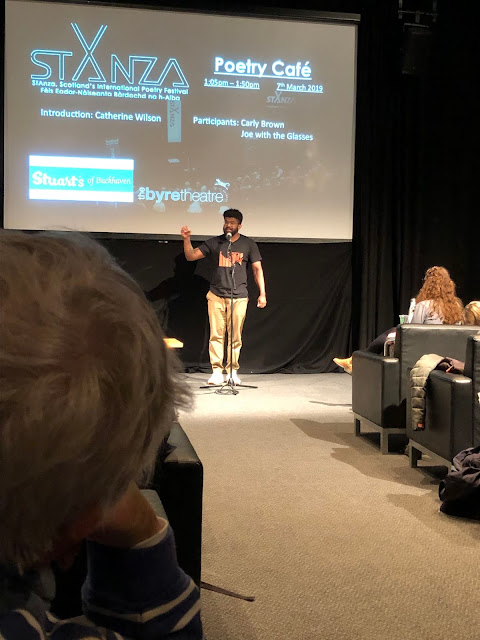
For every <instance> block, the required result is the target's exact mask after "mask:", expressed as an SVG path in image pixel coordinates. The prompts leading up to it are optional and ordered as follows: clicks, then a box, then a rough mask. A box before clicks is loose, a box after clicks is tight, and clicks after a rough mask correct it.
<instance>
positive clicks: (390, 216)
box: [352, 0, 480, 346]
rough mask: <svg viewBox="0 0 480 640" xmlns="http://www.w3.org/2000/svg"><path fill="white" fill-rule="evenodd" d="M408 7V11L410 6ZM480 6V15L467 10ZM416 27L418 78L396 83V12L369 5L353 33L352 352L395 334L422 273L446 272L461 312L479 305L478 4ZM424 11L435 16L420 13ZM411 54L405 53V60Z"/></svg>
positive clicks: (454, 6)
mask: <svg viewBox="0 0 480 640" xmlns="http://www.w3.org/2000/svg"><path fill="white" fill-rule="evenodd" d="M419 4H420V3H417V6H418V5H419ZM415 5H416V3H415V2H411V3H409V6H410V7H411V6H413V7H415ZM475 5H477V6H475ZM437 7H438V19H437V21H436V22H433V21H432V20H431V19H429V18H428V17H422V22H424V23H426V24H428V25H429V26H428V30H429V32H430V33H431V44H430V58H429V59H428V58H427V59H426V60H425V59H424V58H425V56H426V55H427V54H428V51H427V52H425V51H422V50H418V51H416V52H415V50H413V55H416V56H417V58H418V60H417V62H418V66H419V67H422V66H425V70H424V72H423V73H418V74H415V75H411V74H406V73H402V63H403V61H404V58H403V56H404V52H405V53H407V52H406V51H405V47H406V43H407V37H408V35H407V33H408V32H409V29H410V28H409V27H408V26H404V24H403V23H404V22H412V21H413V20H414V18H413V16H410V20H408V19H405V20H399V18H398V3H397V2H385V0H372V1H371V2H366V3H365V5H364V11H363V12H362V23H361V27H360V30H359V56H358V60H359V64H358V84H357V140H356V182H355V215H354V242H353V246H354V255H353V295H352V299H353V309H354V314H353V323H352V334H353V344H354V346H365V345H366V344H367V343H368V342H369V341H370V340H371V339H372V338H374V337H375V336H376V335H377V334H379V333H381V332H382V331H384V330H385V329H387V328H389V327H390V326H392V325H393V324H396V321H397V318H398V315H397V314H399V313H406V311H407V309H408V301H409V298H410V297H413V296H414V295H415V294H416V292H417V291H418V289H419V288H420V286H421V280H422V276H423V273H424V272H425V270H426V269H427V268H428V267H429V266H432V265H434V264H437V265H442V266H445V267H447V268H448V269H449V270H450V272H451V275H452V277H453V279H454V280H455V282H456V283H457V291H458V294H459V295H460V297H462V298H463V300H464V301H465V302H468V301H469V300H471V299H477V298H480V279H479V270H478V267H477V266H476V264H475V262H476V261H475V257H476V236H477V233H478V227H479V225H478V222H477V218H478V214H477V209H478V205H477V197H476V196H477V193H476V182H477V180H478V178H477V176H478V170H479V160H478V155H479V153H478V148H479V146H478V142H479V127H478V108H479V106H480V105H479V103H478V98H477V94H476V88H477V87H478V84H479V70H480V65H479V55H478V51H479V47H478V38H477V30H478V23H479V17H480V15H479V8H478V3H472V2H467V1H462V0H460V1H457V0H440V1H439V2H438V5H437ZM420 8H423V9H425V8H426V9H428V8H430V9H431V8H432V3H425V2H424V3H421V6H420ZM409 53H410V54H412V50H410V52H409Z"/></svg>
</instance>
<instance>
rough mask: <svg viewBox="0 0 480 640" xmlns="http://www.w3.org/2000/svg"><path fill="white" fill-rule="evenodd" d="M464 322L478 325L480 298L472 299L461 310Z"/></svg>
mask: <svg viewBox="0 0 480 640" xmlns="http://www.w3.org/2000/svg"><path fill="white" fill-rule="evenodd" d="M463 315H464V324H475V325H480V300H472V302H469V303H468V304H467V305H466V306H465V309H464V310H463Z"/></svg>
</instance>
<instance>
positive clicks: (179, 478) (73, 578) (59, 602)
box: [51, 422, 203, 618]
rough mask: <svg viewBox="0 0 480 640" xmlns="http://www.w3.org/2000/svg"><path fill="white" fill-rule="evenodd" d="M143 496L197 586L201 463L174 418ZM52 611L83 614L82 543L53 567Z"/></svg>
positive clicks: (67, 615) (64, 614) (84, 570)
mask: <svg viewBox="0 0 480 640" xmlns="http://www.w3.org/2000/svg"><path fill="white" fill-rule="evenodd" d="M145 495H146V497H147V498H148V500H149V501H150V502H151V503H152V505H153V506H154V509H155V511H156V513H157V514H158V515H166V516H167V518H168V520H169V522H170V525H171V527H172V529H173V532H174V534H175V545H176V550H177V558H178V564H179V565H180V567H181V568H182V569H183V570H184V571H185V572H186V573H187V574H188V575H189V576H190V577H191V578H193V580H194V581H195V582H196V583H197V585H198V586H200V579H201V557H202V555H201V554H202V496H203V466H202V463H201V461H200V459H199V457H198V456H197V454H196V452H195V449H194V448H193V446H192V444H191V442H190V440H189V439H188V436H187V435H186V433H185V432H184V431H183V429H182V427H181V426H180V424H178V422H174V423H173V425H172V428H171V431H170V435H169V437H168V448H167V449H166V450H165V449H163V452H162V453H161V454H160V455H159V458H158V461H157V465H156V468H155V473H154V477H153V481H152V484H151V486H150V488H149V490H147V492H146V494H145ZM55 572H56V576H55V577H56V586H57V591H56V596H55V599H54V601H53V602H52V607H51V609H52V612H53V613H54V614H55V615H57V616H58V617H60V618H70V617H73V616H78V615H81V614H82V602H81V597H80V589H81V586H82V584H83V582H84V580H85V576H86V573H87V557H86V549H85V545H84V546H83V548H82V550H81V552H80V554H79V555H78V557H77V558H76V560H75V563H74V564H73V566H72V567H71V568H70V569H68V570H67V571H62V570H59V569H58V568H56V569H55Z"/></svg>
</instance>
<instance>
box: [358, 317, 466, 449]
mask: <svg viewBox="0 0 480 640" xmlns="http://www.w3.org/2000/svg"><path fill="white" fill-rule="evenodd" d="M477 331H478V327H471V326H468V327H467V326H458V325H433V324H431V325H427V324H403V325H399V326H398V327H397V336H396V340H395V347H394V355H393V357H384V356H380V355H377V354H374V353H369V352H367V351H355V353H354V354H353V372H352V377H353V379H352V410H353V414H354V425H355V434H356V435H360V433H361V425H362V424H363V425H364V426H365V427H367V428H368V430H369V431H370V432H371V431H374V432H379V433H380V450H381V452H382V453H388V441H389V436H390V435H392V434H401V435H403V436H404V439H405V444H406V443H407V435H406V404H407V402H406V398H407V392H408V389H409V370H410V369H411V368H412V367H413V366H414V364H415V363H416V362H417V360H418V359H419V358H420V357H421V356H422V355H424V354H426V353H437V354H439V355H445V356H446V355H448V356H450V357H452V358H456V359H458V360H463V358H464V357H465V348H466V342H467V338H468V336H471V335H473V334H475V333H477Z"/></svg>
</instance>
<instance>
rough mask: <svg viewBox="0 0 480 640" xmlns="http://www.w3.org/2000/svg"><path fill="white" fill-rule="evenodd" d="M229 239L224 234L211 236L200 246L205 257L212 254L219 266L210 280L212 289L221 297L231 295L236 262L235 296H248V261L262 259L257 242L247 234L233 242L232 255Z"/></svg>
mask: <svg viewBox="0 0 480 640" xmlns="http://www.w3.org/2000/svg"><path fill="white" fill-rule="evenodd" d="M228 244H229V243H228V240H226V239H225V236H224V235H221V236H216V237H215V238H210V239H209V240H206V241H205V242H204V243H203V244H201V245H200V246H199V247H198V248H199V249H200V251H201V252H202V253H203V255H204V256H205V257H207V256H211V257H212V258H213V259H214V261H215V264H216V265H217V268H216V269H215V270H214V272H213V275H212V279H211V281H210V291H211V292H212V293H214V294H215V295H217V296H220V297H221V298H229V297H230V288H231V286H232V264H233V263H235V270H234V274H233V279H234V288H233V297H234V298H248V292H247V263H248V262H258V261H259V260H261V259H262V256H261V255H260V251H259V249H258V246H257V243H256V242H255V241H254V240H251V239H250V238H247V236H242V235H240V237H239V238H238V240H236V241H235V242H232V247H231V249H232V255H231V256H229V255H227V249H228Z"/></svg>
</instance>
